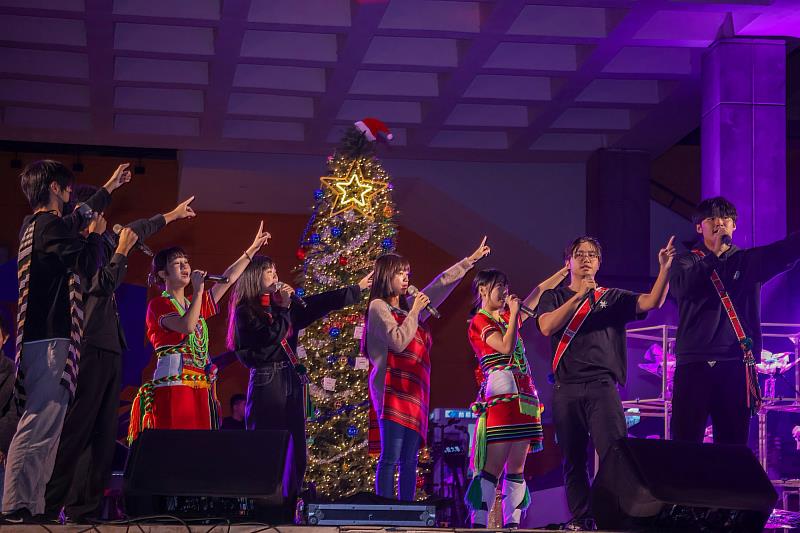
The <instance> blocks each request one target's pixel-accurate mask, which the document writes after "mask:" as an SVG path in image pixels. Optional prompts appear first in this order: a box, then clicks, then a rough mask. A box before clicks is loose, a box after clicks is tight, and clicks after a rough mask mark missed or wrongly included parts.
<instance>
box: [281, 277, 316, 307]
mask: <svg viewBox="0 0 800 533" xmlns="http://www.w3.org/2000/svg"><path fill="white" fill-rule="evenodd" d="M285 285H286V284H285V283H284V282H282V281H278V282H276V283H275V288H276V289H278V290H281V289H282V288H283V287H284V286H285ZM291 298H292V302H294V303H296V304H297V305H299V306H300V307H302V308H304V309H305V307H306V306H307V305H308V304H307V303H306V301H305V300H303V299H302V298H301V297H300V296H298V295H297V293H296V292H294V290H292V294H291Z"/></svg>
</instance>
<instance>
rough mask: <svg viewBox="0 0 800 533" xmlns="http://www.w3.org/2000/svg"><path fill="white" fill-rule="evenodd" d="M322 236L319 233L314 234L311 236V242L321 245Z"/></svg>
mask: <svg viewBox="0 0 800 533" xmlns="http://www.w3.org/2000/svg"><path fill="white" fill-rule="evenodd" d="M319 241H320V236H319V233H312V234H311V242H312V243H314V244H319Z"/></svg>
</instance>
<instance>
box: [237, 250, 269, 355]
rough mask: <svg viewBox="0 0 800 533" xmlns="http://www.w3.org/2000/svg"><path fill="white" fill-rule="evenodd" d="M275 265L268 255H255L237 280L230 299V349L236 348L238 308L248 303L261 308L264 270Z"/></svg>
mask: <svg viewBox="0 0 800 533" xmlns="http://www.w3.org/2000/svg"><path fill="white" fill-rule="evenodd" d="M274 267H275V261H273V260H272V258H270V257H267V256H266V255H254V256H253V260H252V261H250V264H249V265H247V268H245V269H244V272H242V275H241V276H239V279H237V280H236V283H235V284H234V286H233V291H232V292H231V298H230V300H229V301H228V336H227V338H226V344H227V347H228V349H229V350H235V349H236V338H235V337H236V308H237V307H239V306H240V305H248V306H250V307H251V308H253V309H260V308H261V295H262V294H263V293H264V288H263V287H262V286H261V280H262V278H263V276H264V271H265V270H269V269H270V268H274Z"/></svg>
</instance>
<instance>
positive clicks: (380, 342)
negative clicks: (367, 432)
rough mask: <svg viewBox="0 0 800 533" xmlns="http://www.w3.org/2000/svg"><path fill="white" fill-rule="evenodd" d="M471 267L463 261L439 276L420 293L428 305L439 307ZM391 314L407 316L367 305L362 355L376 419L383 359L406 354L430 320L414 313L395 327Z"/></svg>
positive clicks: (379, 302) (424, 313)
mask: <svg viewBox="0 0 800 533" xmlns="http://www.w3.org/2000/svg"><path fill="white" fill-rule="evenodd" d="M473 264H474V263H472V261H470V260H469V259H468V258H465V259H462V260H461V261H459V262H458V263H456V264H455V265H453V266H451V267H450V268H448V269H447V270H445V271H444V272H442V273H441V274H439V275H438V276H437V277H436V279H434V280H433V281H432V282H430V283H429V284H428V286H426V287H425V288H424V289H422V292H424V293H425V294H426V295H427V296H428V297H429V298H430V299H431V304H430V305H432V306H433V307H438V306H439V305H441V304H442V302H444V300H445V299H446V298H447V297H448V296H450V293H451V292H453V289H455V288H456V285H458V283H459V282H460V281H461V280H462V279H463V278H464V276H465V275H466V274H467V272H469V270H470V269H471V268H472V265H473ZM407 299H408V301H409V305H410V304H411V302H412V301H413V297H412V296H408V297H407ZM393 310H394V311H397V312H399V313H402V314H406V311H403V310H402V309H395V308H393V307H392V306H391V305H389V304H388V303H387V302H386V301H385V300H381V299H376V300H372V302H370V304H369V313H368V315H367V337H366V343H365V352H366V354H367V356H368V357H369V359H370V361H371V362H372V371H371V372H370V376H369V394H370V397H371V398H372V405H373V407H374V408H375V412H376V413H377V414H378V418H380V416H381V413H382V412H383V389H384V384H385V382H386V358H387V355H388V352H389V350H391V351H393V352H402V351H403V350H405V348H406V346H408V344H409V343H410V342H411V340H412V339H413V338H414V335H415V334H416V332H417V327H418V326H419V324H420V323H422V322H425V320H427V319H428V317H429V316H430V314H429V313H428V311H427V310H425V309H423V310H422V311H420V313H419V315H416V314H415V313H411V314H408V316H407V317H406V319H405V320H404V321H403V323H402V324H399V325H398V324H397V321H396V320H395V319H394V317H393V316H392V311H393Z"/></svg>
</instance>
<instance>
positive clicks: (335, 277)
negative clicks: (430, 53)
mask: <svg viewBox="0 0 800 533" xmlns="http://www.w3.org/2000/svg"><path fill="white" fill-rule="evenodd" d="M379 137H383V138H387V139H388V138H390V137H391V133H389V131H388V128H386V126H385V125H384V124H383V123H381V122H380V121H377V120H375V119H364V120H363V121H359V122H357V123H356V124H355V125H354V127H351V128H349V129H348V130H347V132H346V133H345V135H344V138H343V139H342V141H341V143H340V144H339V146H338V147H337V148H336V151H335V152H334V153H333V154H332V155H331V156H330V157H328V159H327V166H328V172H327V175H326V176H323V177H321V178H320V182H321V186H320V187H319V189H317V190H315V191H314V194H313V197H314V211H313V213H312V215H311V217H310V219H309V222H308V224H307V226H306V229H305V231H304V233H303V236H302V237H301V239H300V244H299V247H298V253H297V256H298V258H299V259H300V260H301V261H302V262H303V263H302V266H301V267H300V272H299V275H298V280H297V282H298V283H297V285H298V286H302V287H303V288H304V289H305V291H306V294H307V295H309V296H313V295H314V294H318V293H321V292H325V291H328V290H332V289H338V288H340V287H346V286H348V285H352V284H355V283H356V282H358V281H359V280H360V279H361V278H363V277H364V276H365V275H366V274H367V273H368V272H369V271H370V270H371V268H372V264H373V262H374V261H375V258H376V257H378V256H379V255H380V254H383V253H386V252H387V251H391V250H393V249H394V246H395V245H396V228H395V222H394V217H395V216H396V215H397V209H396V208H395V206H394V203H393V201H392V187H391V183H390V178H389V175H388V174H387V173H386V171H385V170H384V168H383V166H382V164H381V162H380V160H379V159H378V158H377V157H376V156H375V142H374V141H375V140H376V139H377V138H379ZM387 239H388V241H387ZM301 251H302V253H301ZM301 256H302V258H301ZM363 296H364V299H363V300H362V301H361V302H360V303H359V304H358V305H354V306H351V307H349V308H346V309H343V310H341V311H337V312H334V313H331V314H329V315H328V316H327V317H326V318H325V319H323V320H318V321H317V322H315V323H313V324H311V325H310V326H308V327H307V328H306V329H305V330H304V334H303V336H302V337H301V339H300V345H301V346H302V347H303V348H304V350H305V353H306V360H305V363H306V366H307V368H308V376H309V378H310V379H311V382H312V389H313V390H316V391H318V393H317V394H314V395H313V396H314V398H313V402H314V409H313V413H314V418H313V419H312V420H310V421H309V423H308V426H307V428H308V450H309V462H308V472H307V474H306V480H307V481H308V482H309V483H310V484H312V485H313V486H314V489H316V493H317V496H318V497H320V498H322V499H338V498H342V497H345V496H348V495H351V494H354V493H356V492H360V491H372V490H374V486H375V463H376V458H375V457H372V456H370V455H369V453H368V443H367V437H368V433H369V390H368V373H369V368H368V365H363V364H356V363H357V361H358V360H362V361H363V360H365V359H363V356H362V354H361V353H360V343H361V337H362V336H363V327H364V312H365V311H366V300H367V298H366V291H365V292H364V293H363ZM359 358H360V359H359ZM326 385H327V387H326ZM319 391H321V392H319ZM420 495H422V494H420Z"/></svg>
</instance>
